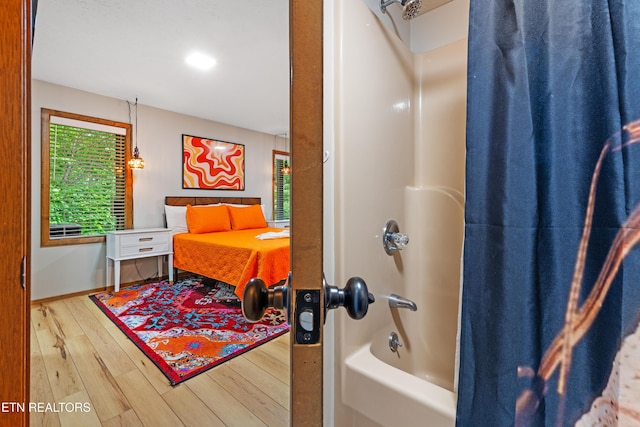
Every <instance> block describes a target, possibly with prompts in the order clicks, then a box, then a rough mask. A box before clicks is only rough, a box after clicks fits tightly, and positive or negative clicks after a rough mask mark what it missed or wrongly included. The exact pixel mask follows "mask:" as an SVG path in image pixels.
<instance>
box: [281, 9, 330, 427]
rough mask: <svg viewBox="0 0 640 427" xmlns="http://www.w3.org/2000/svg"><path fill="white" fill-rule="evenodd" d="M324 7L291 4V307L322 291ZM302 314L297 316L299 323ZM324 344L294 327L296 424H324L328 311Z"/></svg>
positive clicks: (293, 404) (293, 407) (293, 402)
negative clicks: (305, 340)
mask: <svg viewBox="0 0 640 427" xmlns="http://www.w3.org/2000/svg"><path fill="white" fill-rule="evenodd" d="M322 20H323V2H322V0H304V1H296V0H290V3H289V34H290V43H289V49H290V56H291V70H292V72H291V74H292V76H293V78H292V82H291V163H292V164H294V165H295V167H294V168H292V172H291V191H292V193H291V201H292V212H291V271H292V279H291V285H292V288H293V292H292V295H291V306H292V307H295V306H296V292H297V291H298V290H320V307H324V292H322V289H323V287H322V277H323V274H322V237H323V234H322V217H323V216H322V206H323V203H322V200H323V199H322V182H323V179H322V170H323V163H322V158H323V140H322V139H323V132H322V131H323V122H322V119H323V112H322V108H323V87H322V84H323V80H322V78H323V77H322V66H323V44H322V43H323V23H322ZM296 314H297V313H294V319H295V316H296ZM320 317H321V318H320V319H319V320H320V337H321V338H320V341H319V342H318V343H317V344H312V345H303V344H296V343H295V335H296V333H295V322H293V321H292V322H291V323H292V325H291V327H292V331H291V337H292V338H291V339H292V341H291V354H292V358H291V424H292V425H294V426H296V427H297V426H318V427H319V426H322V425H323V422H322V421H323V420H322V416H323V407H322V406H323V401H322V380H323V368H322V362H323V351H322V346H323V343H322V332H323V331H322V327H323V325H324V310H323V309H321V310H320Z"/></svg>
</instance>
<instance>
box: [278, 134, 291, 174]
mask: <svg viewBox="0 0 640 427" xmlns="http://www.w3.org/2000/svg"><path fill="white" fill-rule="evenodd" d="M284 143H285V149H286V148H287V134H286V133H285V134H284ZM287 153H289V150H287ZM289 155H291V153H289ZM280 173H281V174H282V175H289V174H290V173H291V166H290V165H289V162H288V161H287V160H285V161H284V164H283V165H282V167H281V168H280Z"/></svg>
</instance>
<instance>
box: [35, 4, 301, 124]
mask: <svg viewBox="0 0 640 427" xmlns="http://www.w3.org/2000/svg"><path fill="white" fill-rule="evenodd" d="M288 2H289V0H242V1H237V0H226V1H223V0H39V2H38V13H37V21H36V26H35V40H34V50H33V63H32V74H33V78H35V79H39V80H44V81H47V82H51V83H56V84H60V85H63V86H69V87H73V88H77V89H81V90H85V91H88V92H93V93H97V94H101V95H106V96H110V97H114V98H118V99H126V100H129V101H134V100H135V98H136V97H137V98H138V99H139V103H140V104H144V105H150V106H153V107H157V108H162V109H166V110H170V111H175V112H179V113H183V114H187V115H190V116H195V117H201V118H205V119H209V120H214V121H218V122H222V123H227V124H231V125H235V126H239V127H243V128H247V129H253V130H256V131H260V132H265V133H269V134H274V135H276V134H282V133H285V132H288V129H289V45H288V43H289V39H288V37H289V32H288V24H289V17H288ZM194 50H197V51H200V52H202V53H206V54H209V55H211V56H213V57H214V58H215V59H216V61H217V64H216V65H215V66H214V68H213V69H212V70H210V71H208V72H203V71H200V70H197V69H193V68H190V67H188V66H187V65H186V64H185V57H186V56H187V55H188V54H189V53H191V52H192V51H194Z"/></svg>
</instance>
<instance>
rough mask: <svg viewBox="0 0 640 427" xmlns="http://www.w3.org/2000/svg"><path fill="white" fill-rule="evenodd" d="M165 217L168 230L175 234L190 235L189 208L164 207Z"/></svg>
mask: <svg viewBox="0 0 640 427" xmlns="http://www.w3.org/2000/svg"><path fill="white" fill-rule="evenodd" d="M164 215H165V218H166V220H167V228H168V229H170V230H173V231H174V232H175V233H188V232H189V228H188V227H187V207H186V206H169V205H164Z"/></svg>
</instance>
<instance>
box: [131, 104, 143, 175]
mask: <svg viewBox="0 0 640 427" xmlns="http://www.w3.org/2000/svg"><path fill="white" fill-rule="evenodd" d="M134 105H135V107H136V116H135V117H136V122H135V127H136V131H135V135H136V146H135V148H134V149H133V157H131V158H130V159H129V167H130V168H131V169H144V159H143V158H142V157H140V150H138V98H137V97H136V103H135V104H134ZM129 116H131V104H129Z"/></svg>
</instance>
